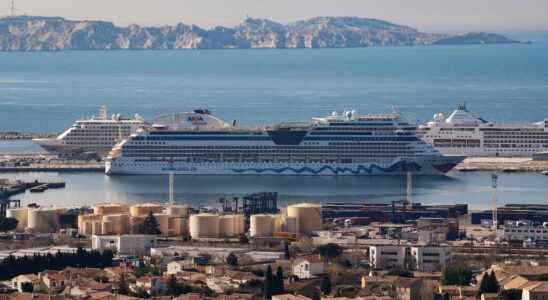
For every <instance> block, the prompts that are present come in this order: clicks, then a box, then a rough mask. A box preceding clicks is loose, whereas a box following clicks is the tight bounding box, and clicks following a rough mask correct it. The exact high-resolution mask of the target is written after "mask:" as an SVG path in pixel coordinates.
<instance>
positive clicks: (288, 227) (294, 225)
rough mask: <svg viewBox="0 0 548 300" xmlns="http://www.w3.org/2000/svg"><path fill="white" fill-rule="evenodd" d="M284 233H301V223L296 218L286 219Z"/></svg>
mask: <svg viewBox="0 0 548 300" xmlns="http://www.w3.org/2000/svg"><path fill="white" fill-rule="evenodd" d="M284 223H285V224H284V231H286V232H293V233H298V232H299V222H298V221H297V218H296V217H289V216H288V217H285V222H284Z"/></svg>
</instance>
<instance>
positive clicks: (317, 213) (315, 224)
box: [287, 203, 322, 234]
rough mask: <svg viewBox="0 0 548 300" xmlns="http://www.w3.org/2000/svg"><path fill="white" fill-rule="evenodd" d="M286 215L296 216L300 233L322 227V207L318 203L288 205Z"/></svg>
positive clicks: (307, 232) (306, 232)
mask: <svg viewBox="0 0 548 300" xmlns="http://www.w3.org/2000/svg"><path fill="white" fill-rule="evenodd" d="M287 216H288V217H295V218H297V223H298V225H299V232H300V233H304V234H309V233H311V232H313V231H317V230H321V229H322V207H321V205H319V204H313V203H300V204H295V205H290V206H288V207H287Z"/></svg>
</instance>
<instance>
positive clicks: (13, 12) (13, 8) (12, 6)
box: [10, 0, 15, 17]
mask: <svg viewBox="0 0 548 300" xmlns="http://www.w3.org/2000/svg"><path fill="white" fill-rule="evenodd" d="M10 12H11V16H12V17H15V0H11V9H10Z"/></svg>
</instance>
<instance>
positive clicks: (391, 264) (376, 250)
mask: <svg viewBox="0 0 548 300" xmlns="http://www.w3.org/2000/svg"><path fill="white" fill-rule="evenodd" d="M405 252H406V246H405V245H377V246H371V247H369V263H370V264H371V267H373V268H378V269H384V268H403V267H404V266H405V256H406V253H405Z"/></svg>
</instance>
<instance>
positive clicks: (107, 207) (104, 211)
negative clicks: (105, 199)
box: [93, 203, 129, 215]
mask: <svg viewBox="0 0 548 300" xmlns="http://www.w3.org/2000/svg"><path fill="white" fill-rule="evenodd" d="M128 210H129V208H128V206H127V205H125V204H117V203H108V204H99V205H96V206H95V207H93V213H94V214H96V215H113V214H123V213H126V214H127V213H128Z"/></svg>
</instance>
